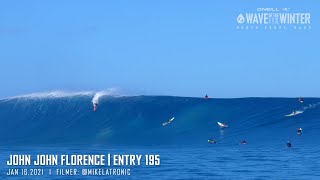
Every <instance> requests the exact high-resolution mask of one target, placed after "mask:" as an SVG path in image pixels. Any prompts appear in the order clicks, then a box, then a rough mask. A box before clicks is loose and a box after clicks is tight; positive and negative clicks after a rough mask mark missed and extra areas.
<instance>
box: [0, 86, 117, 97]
mask: <svg viewBox="0 0 320 180" xmlns="http://www.w3.org/2000/svg"><path fill="white" fill-rule="evenodd" d="M104 95H109V96H113V95H114V96H117V95H118V96H119V93H118V90H117V89H115V88H109V89H106V90H104V91H99V92H96V91H80V92H69V91H49V92H39V93H30V94H24V95H19V96H12V97H7V98H4V99H2V100H11V99H45V98H64V97H74V96H89V97H92V96H93V97H94V99H95V98H96V99H99V97H101V96H104Z"/></svg>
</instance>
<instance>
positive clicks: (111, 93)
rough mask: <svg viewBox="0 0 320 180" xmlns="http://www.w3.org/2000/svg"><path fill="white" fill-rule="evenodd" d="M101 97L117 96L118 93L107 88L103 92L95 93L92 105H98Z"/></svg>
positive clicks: (113, 89)
mask: <svg viewBox="0 0 320 180" xmlns="http://www.w3.org/2000/svg"><path fill="white" fill-rule="evenodd" d="M102 96H119V91H118V90H117V89H116V88H109V89H107V90H104V91H99V92H96V93H95V94H94V96H93V98H92V103H93V104H99V98H100V97H102Z"/></svg>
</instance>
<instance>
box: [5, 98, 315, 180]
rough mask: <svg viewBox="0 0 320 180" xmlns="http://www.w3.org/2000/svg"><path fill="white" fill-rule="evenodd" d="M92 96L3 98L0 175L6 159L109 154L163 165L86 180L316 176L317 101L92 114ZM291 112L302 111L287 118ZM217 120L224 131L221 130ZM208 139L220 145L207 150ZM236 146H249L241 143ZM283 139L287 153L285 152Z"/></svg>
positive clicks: (136, 103)
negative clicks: (149, 157) (151, 157)
mask: <svg viewBox="0 0 320 180" xmlns="http://www.w3.org/2000/svg"><path fill="white" fill-rule="evenodd" d="M92 98H93V95H86V96H83V95H80V96H71V97H23V98H12V99H5V100H1V101H0V121H1V126H0V144H1V147H2V148H1V154H0V158H1V167H2V168H1V171H2V174H1V177H2V178H14V177H8V176H7V175H5V173H6V171H7V169H8V168H10V167H8V166H6V160H8V157H9V154H33V155H36V154H41V153H42V154H43V153H45V154H99V153H100V154H101V153H102V154H107V153H113V154H142V155H145V154H159V155H160V157H161V165H160V166H153V167H151V166H145V165H141V166H129V167H126V166H121V167H118V168H130V172H131V173H130V176H102V177H101V176H90V177H89V178H93V179H104V178H108V179H145V178H150V179H319V178H320V171H319V169H320V160H319V157H320V156H319V155H318V152H319V150H320V139H319V138H318V137H320V136H319V135H320V131H319V130H320V119H319V117H320V116H319V115H320V99H317V98H306V99H305V102H304V103H303V104H301V103H299V102H298V100H297V99H294V98H241V99H209V100H204V99H202V98H184V97H156V96H136V97H110V96H104V97H100V98H99V107H98V110H97V112H93V107H92ZM294 108H295V109H297V110H301V111H303V113H302V114H299V115H295V116H292V117H286V116H285V115H287V114H290V113H291V112H292V110H293V109H294ZM172 117H175V119H174V121H173V122H172V123H170V124H169V125H167V126H164V127H163V126H162V123H163V122H165V121H167V120H168V119H170V118H172ZM217 121H220V122H225V123H227V124H228V125H229V127H228V128H226V129H220V128H219V127H218V126H217V123H216V122H217ZM299 127H301V128H303V134H302V135H298V134H297V133H296V130H297V128H299ZM210 138H214V139H216V140H217V144H208V142H207V140H208V139H210ZM241 140H247V141H248V144H247V145H240V144H239V142H240V141H241ZM288 140H290V142H291V143H292V145H293V147H292V148H287V147H286V142H287V141H288ZM18 168H23V167H21V166H20V167H18ZM44 168H45V169H46V170H47V169H48V168H50V167H44ZM76 168H78V169H81V168H83V167H82V166H79V167H76ZM93 168H99V167H93ZM103 168H108V167H103ZM15 178H21V179H26V178H27V179H29V178H35V177H25V176H15ZM36 178H48V179H51V178H56V179H65V178H72V177H66V176H48V175H45V176H39V177H36ZM73 178H74V177H73ZM76 178H77V179H79V178H83V179H87V178H88V177H86V176H77V177H76Z"/></svg>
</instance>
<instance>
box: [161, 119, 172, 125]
mask: <svg viewBox="0 0 320 180" xmlns="http://www.w3.org/2000/svg"><path fill="white" fill-rule="evenodd" d="M173 120H174V117H173V118H171V119H169V120H168V121H166V122H164V123H162V126H166V125H168V124H170V123H171V122H172V121H173Z"/></svg>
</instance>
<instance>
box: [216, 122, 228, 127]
mask: <svg viewBox="0 0 320 180" xmlns="http://www.w3.org/2000/svg"><path fill="white" fill-rule="evenodd" d="M217 123H218V125H219V126H220V127H222V128H225V127H228V125H226V124H223V123H221V122H217Z"/></svg>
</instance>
